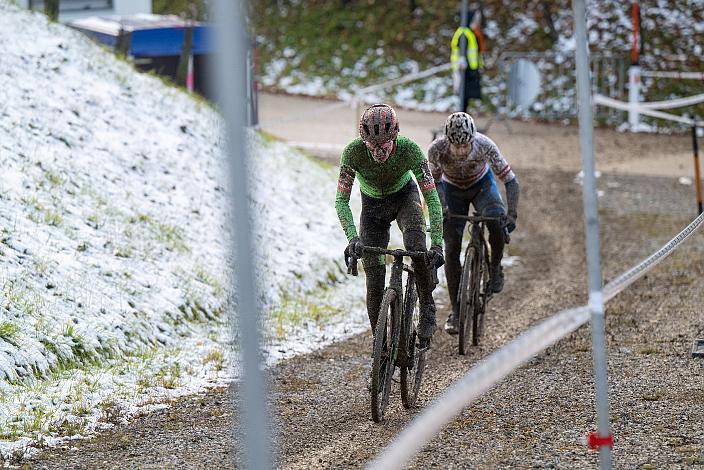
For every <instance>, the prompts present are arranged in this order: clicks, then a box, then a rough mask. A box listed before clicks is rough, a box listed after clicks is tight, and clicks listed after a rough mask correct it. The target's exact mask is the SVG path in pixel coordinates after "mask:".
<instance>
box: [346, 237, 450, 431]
mask: <svg viewBox="0 0 704 470" xmlns="http://www.w3.org/2000/svg"><path fill="white" fill-rule="evenodd" d="M362 252H363V253H364V254H373V255H384V256H386V255H390V256H393V258H394V262H393V264H392V267H391V279H390V281H389V284H388V286H386V288H385V289H384V295H383V297H382V301H381V305H380V307H379V315H378V316H377V323H376V325H375V328H374V345H373V354H372V358H373V360H372V382H371V390H370V393H371V412H372V419H373V420H374V421H375V422H377V423H378V422H380V421H382V420H383V419H384V412H385V411H386V407H387V406H388V403H389V396H390V392H391V386H392V384H391V382H392V376H393V373H394V369H395V368H396V367H399V368H400V369H401V401H402V403H403V406H404V407H405V408H411V407H413V406H415V403H416V400H417V398H418V391H419V389H420V384H421V382H422V379H423V371H424V369H425V351H427V349H428V347H427V345H425V346H420V345H418V347H416V339H417V331H416V328H415V326H416V325H415V324H414V321H413V320H414V319H413V312H414V309H415V307H416V304H417V302H418V293H417V291H416V284H415V271H414V270H413V268H412V267H411V266H408V265H406V264H404V262H403V258H404V257H406V256H407V257H409V258H411V259H413V260H414V261H415V262H418V263H426V262H427V259H428V255H427V252H425V251H406V250H401V249H395V250H389V249H386V248H378V247H364V248H363V250H362ZM358 259H359V258H358V257H357V256H356V255H355V256H352V257H351V260H350V263H349V265H348V268H347V272H348V273H350V274H355V275H356V273H357V260H358ZM430 269H431V278H432V281H433V282H434V283H435V284H437V269H436V268H434V267H433V268H430ZM403 271H406V272H408V276H407V278H406V286H405V292H404V285H403Z"/></svg>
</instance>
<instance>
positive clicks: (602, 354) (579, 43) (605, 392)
mask: <svg viewBox="0 0 704 470" xmlns="http://www.w3.org/2000/svg"><path fill="white" fill-rule="evenodd" d="M572 10H573V12H574V34H575V39H576V47H577V49H576V51H575V52H576V56H577V57H576V59H577V93H578V97H579V136H580V147H581V152H582V171H583V173H584V186H583V188H582V200H583V203H584V222H585V229H586V245H587V271H588V278H589V309H590V312H591V325H592V355H593V358H594V382H595V385H596V408H597V415H598V421H599V426H598V432H597V433H596V434H591V435H590V436H589V444H590V447H592V448H595V449H599V459H600V462H601V468H602V469H610V468H611V445H612V440H611V432H610V425H609V387H608V380H607V369H606V343H605V340H604V296H603V293H602V286H601V282H602V279H601V257H600V243H599V214H598V212H597V204H598V201H597V194H596V178H595V177H594V151H593V148H592V138H593V136H592V131H593V125H594V124H593V121H592V99H591V88H590V84H589V83H590V80H589V51H588V49H587V18H586V16H587V14H586V7H585V0H572Z"/></svg>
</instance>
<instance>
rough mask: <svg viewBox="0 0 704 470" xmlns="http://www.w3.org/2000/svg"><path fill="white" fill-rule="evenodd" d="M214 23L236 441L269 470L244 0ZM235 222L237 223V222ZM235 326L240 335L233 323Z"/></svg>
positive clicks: (225, 6) (223, 0) (229, 2)
mask: <svg viewBox="0 0 704 470" xmlns="http://www.w3.org/2000/svg"><path fill="white" fill-rule="evenodd" d="M214 9H215V11H214V13H215V14H214V15H213V16H214V18H216V19H217V24H216V34H217V36H216V39H217V55H216V59H215V60H214V61H213V62H214V63H215V64H214V65H215V70H214V71H215V72H216V73H215V78H216V80H217V81H216V85H217V86H216V93H217V96H218V101H219V103H220V106H221V109H222V111H223V113H224V115H225V126H224V132H225V136H224V137H225V140H226V142H227V155H228V157H229V158H228V159H227V160H228V162H229V182H230V187H229V192H230V193H231V195H232V196H231V197H232V204H233V216H232V217H233V219H232V220H230V224H229V226H230V227H231V228H232V230H233V242H234V247H233V252H234V255H235V256H234V262H235V266H234V274H235V278H234V280H233V282H234V286H235V289H236V291H235V292H236V297H237V302H236V304H237V314H238V316H237V320H238V321H237V322H235V321H234V312H233V318H232V320H233V321H232V324H233V334H234V337H235V338H238V339H239V346H240V351H241V355H240V358H241V361H242V366H243V367H242V369H243V371H244V375H243V377H242V378H241V382H240V386H239V408H238V409H239V415H240V428H241V433H240V436H239V439H237V438H236V442H239V443H240V446H241V447H240V450H241V453H240V455H241V456H242V457H241V458H242V464H241V465H240V466H244V467H246V468H252V469H260V468H261V469H266V468H271V466H272V461H271V451H270V437H269V419H268V414H267V409H266V397H267V394H266V385H265V381H264V374H263V373H262V371H261V369H260V361H259V357H260V355H259V344H260V333H259V325H258V321H259V308H258V305H257V302H256V299H257V285H256V282H255V275H254V270H255V263H254V259H253V253H254V247H253V245H252V237H251V222H250V208H249V202H248V201H249V198H248V194H249V191H248V186H249V184H248V183H249V182H248V180H247V174H248V170H247V169H248V162H247V147H248V146H247V142H246V138H247V136H246V133H245V125H246V121H247V102H246V101H247V100H246V96H247V90H246V76H245V75H246V73H247V66H246V64H247V59H246V36H245V31H244V21H243V18H244V16H245V15H246V12H247V8H246V0H218V1H216V2H215V4H214ZM235 221H236V223H235ZM236 323H237V324H238V325H239V332H237V331H234V325H235V324H236Z"/></svg>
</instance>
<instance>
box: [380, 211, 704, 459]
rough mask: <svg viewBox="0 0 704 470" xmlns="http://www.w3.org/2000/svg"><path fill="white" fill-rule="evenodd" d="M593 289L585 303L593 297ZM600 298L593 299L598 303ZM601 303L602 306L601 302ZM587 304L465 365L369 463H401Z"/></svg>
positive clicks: (566, 327)
mask: <svg viewBox="0 0 704 470" xmlns="http://www.w3.org/2000/svg"><path fill="white" fill-rule="evenodd" d="M702 222H704V214H700V215H699V217H697V218H696V219H694V220H693V221H692V222H691V223H690V224H689V225H688V226H687V227H685V229H684V230H682V231H681V232H680V233H678V234H677V235H676V236H675V237H674V238H673V239H672V240H670V241H669V242H668V243H666V244H665V245H664V246H663V247H662V248H660V249H659V250H658V251H656V252H655V253H653V254H652V255H651V256H649V257H648V258H646V259H645V260H643V261H641V262H640V263H639V264H638V265H636V266H634V267H633V268H631V269H629V270H628V271H626V272H625V273H623V274H621V275H620V276H618V277H617V278H616V279H614V280H613V281H611V282H609V283H608V284H607V285H606V286H604V289H603V291H602V292H603V294H602V293H597V294H598V295H599V296H601V295H603V302H606V301H608V300H610V299H612V298H613V297H614V296H615V295H616V294H618V293H619V292H621V291H622V290H623V289H625V288H626V287H628V286H629V285H630V284H632V283H633V282H635V281H636V280H637V279H638V278H639V277H641V276H643V275H644V274H645V273H646V272H648V271H650V270H651V269H652V268H653V267H654V266H655V265H656V264H658V263H659V262H660V261H662V260H663V259H664V258H665V257H666V256H667V255H669V254H670V253H671V252H672V250H674V249H675V248H677V247H678V246H679V245H680V244H681V243H682V242H684V241H685V240H686V239H687V238H689V237H690V236H691V235H692V234H693V233H694V231H695V230H697V229H698V228H699V227H700V226H701V225H702ZM593 294H595V293H591V295H590V299H589V300H590V304H592V303H596V302H599V299H598V298H597V296H596V295H593ZM603 302H599V303H601V304H602V305H603ZM602 308H603V307H602ZM589 313H590V312H589V306H582V307H577V308H574V309H570V310H564V311H562V312H560V313H558V314H556V315H553V316H552V317H550V318H548V319H547V320H544V321H543V322H541V323H540V324H538V325H536V326H534V327H533V328H531V329H529V330H528V331H526V332H525V333H523V334H522V335H521V336H519V337H518V338H516V339H515V340H513V341H511V342H510V343H509V344H507V345H506V346H504V347H502V348H501V349H499V350H498V351H496V352H494V353H492V354H491V355H490V356H489V357H487V358H486V359H484V360H483V361H482V362H480V363H479V364H477V365H476V366H474V367H473V368H472V369H470V371H469V372H467V374H465V375H464V377H462V378H461V379H460V380H458V381H457V382H455V383H454V384H453V385H451V386H450V387H449V388H448V389H447V390H446V391H445V393H443V394H442V395H441V396H440V397H439V398H437V399H436V400H435V401H433V403H432V404H431V405H430V406H429V407H427V408H426V409H425V410H424V411H423V412H422V413H421V414H420V415H418V416H417V417H416V418H415V419H414V420H413V421H412V422H411V424H410V425H408V426H407V427H406V428H405V429H404V430H403V431H402V432H401V433H400V434H399V435H398V437H397V438H396V439H395V440H394V441H393V442H392V443H391V444H389V445H388V446H387V447H386V449H385V450H384V452H383V453H382V454H381V455H380V456H379V457H378V458H377V459H375V460H374V461H373V462H372V463H371V465H370V468H372V469H387V468H402V467H403V464H404V463H405V462H406V461H407V460H408V459H410V458H411V457H412V456H413V455H415V453H416V452H417V451H418V449H420V448H421V447H423V446H424V445H425V444H427V443H428V441H430V439H432V437H433V436H434V435H435V434H437V432H438V431H440V429H442V427H443V426H444V425H445V424H446V423H449V422H450V421H451V420H452V419H453V418H454V417H455V416H457V414H459V413H460V412H461V411H462V409H464V408H465V407H467V406H469V405H471V404H472V403H473V402H474V401H475V400H476V399H477V398H479V397H480V396H481V395H483V394H484V393H485V392H486V391H488V390H489V389H490V388H491V387H492V386H493V385H495V384H496V383H497V382H499V381H500V380H502V379H503V378H505V377H506V376H508V374H510V373H511V372H512V371H513V370H515V369H516V368H518V367H519V366H521V365H522V364H524V363H525V362H527V361H528V360H529V359H530V358H532V357H533V356H535V355H536V354H538V353H540V352H541V351H543V350H544V349H546V348H547V347H549V346H551V345H552V344H554V343H556V342H557V341H559V340H560V339H562V338H564V337H565V336H567V335H568V334H570V333H571V332H573V331H574V330H576V329H577V328H579V327H580V326H582V325H583V324H585V323H586V322H587V321H588V320H589Z"/></svg>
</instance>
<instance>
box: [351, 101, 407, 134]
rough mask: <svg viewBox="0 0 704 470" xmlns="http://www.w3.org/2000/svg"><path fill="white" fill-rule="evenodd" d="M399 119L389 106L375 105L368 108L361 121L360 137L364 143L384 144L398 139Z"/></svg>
mask: <svg viewBox="0 0 704 470" xmlns="http://www.w3.org/2000/svg"><path fill="white" fill-rule="evenodd" d="M397 135H398V118H397V117H396V111H394V109H393V108H392V107H391V106H389V105H388V104H375V105H373V106H370V107H369V108H367V110H366V111H364V114H362V117H361V118H360V119H359V136H360V137H361V138H362V140H363V141H364V142H370V143H373V144H383V143H385V142H389V141H392V140H394V139H396V136H397Z"/></svg>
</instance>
